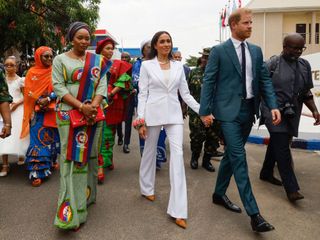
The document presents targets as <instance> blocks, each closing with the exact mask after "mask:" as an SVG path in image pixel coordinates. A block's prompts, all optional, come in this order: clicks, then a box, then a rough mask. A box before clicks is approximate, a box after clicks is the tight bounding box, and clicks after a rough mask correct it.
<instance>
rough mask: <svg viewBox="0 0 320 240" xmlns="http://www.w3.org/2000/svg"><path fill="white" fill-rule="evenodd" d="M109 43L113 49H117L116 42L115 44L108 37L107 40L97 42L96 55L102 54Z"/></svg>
mask: <svg viewBox="0 0 320 240" xmlns="http://www.w3.org/2000/svg"><path fill="white" fill-rule="evenodd" d="M108 43H111V44H112V46H113V48H114V47H115V42H114V41H113V40H112V39H111V38H109V37H107V38H105V39H103V40H101V41H99V42H97V47H96V53H97V54H100V53H101V52H102V49H103V48H104V47H105V46H106V45H107V44H108Z"/></svg>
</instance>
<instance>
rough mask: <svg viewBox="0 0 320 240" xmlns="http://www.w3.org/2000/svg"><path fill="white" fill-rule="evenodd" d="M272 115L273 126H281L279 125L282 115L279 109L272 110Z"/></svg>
mask: <svg viewBox="0 0 320 240" xmlns="http://www.w3.org/2000/svg"><path fill="white" fill-rule="evenodd" d="M271 115H272V124H273V125H275V126H276V125H279V123H280V122H281V113H280V111H279V109H272V110H271Z"/></svg>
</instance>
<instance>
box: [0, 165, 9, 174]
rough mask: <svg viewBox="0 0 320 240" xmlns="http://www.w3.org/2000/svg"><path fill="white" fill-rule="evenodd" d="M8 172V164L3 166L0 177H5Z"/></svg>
mask: <svg viewBox="0 0 320 240" xmlns="http://www.w3.org/2000/svg"><path fill="white" fill-rule="evenodd" d="M9 171H10V168H9V164H3V165H2V169H1V172H0V177H5V176H7V175H8V173H9Z"/></svg>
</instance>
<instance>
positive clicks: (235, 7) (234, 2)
mask: <svg viewBox="0 0 320 240" xmlns="http://www.w3.org/2000/svg"><path fill="white" fill-rule="evenodd" d="M235 10H237V5H236V0H233V3H232V12H234V11H235Z"/></svg>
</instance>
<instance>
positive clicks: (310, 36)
mask: <svg viewBox="0 0 320 240" xmlns="http://www.w3.org/2000/svg"><path fill="white" fill-rule="evenodd" d="M311 29H312V26H311V23H309V33H308V34H309V37H308V39H309V44H311V39H312V34H311V31H312V30H311Z"/></svg>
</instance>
